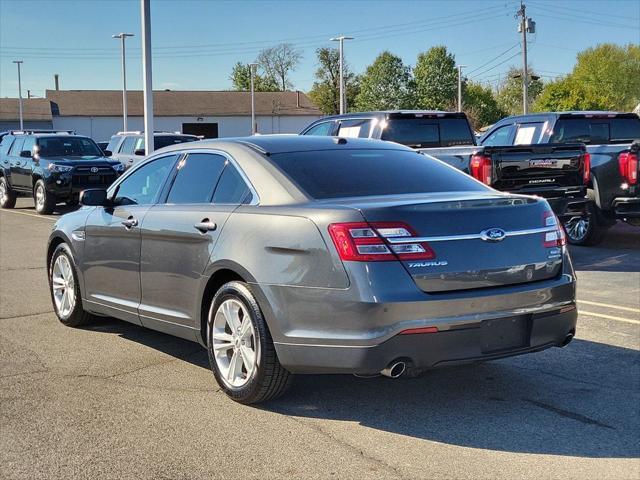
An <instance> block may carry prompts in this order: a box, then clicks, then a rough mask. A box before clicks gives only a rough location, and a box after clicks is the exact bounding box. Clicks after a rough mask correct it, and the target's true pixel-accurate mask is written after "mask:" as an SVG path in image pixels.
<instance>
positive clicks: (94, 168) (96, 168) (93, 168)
mask: <svg viewBox="0 0 640 480" xmlns="http://www.w3.org/2000/svg"><path fill="white" fill-rule="evenodd" d="M98 172H99V169H98V167H91V173H98Z"/></svg>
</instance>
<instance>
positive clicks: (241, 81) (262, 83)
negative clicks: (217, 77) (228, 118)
mask: <svg viewBox="0 0 640 480" xmlns="http://www.w3.org/2000/svg"><path fill="white" fill-rule="evenodd" d="M250 68H251V67H250V66H249V65H248V64H244V63H240V62H238V63H236V64H235V65H234V66H233V70H231V75H230V76H229V79H230V80H231V83H232V84H233V89H234V90H240V91H248V90H250V89H251V70H250ZM254 68H256V67H254ZM253 88H254V90H255V91H256V92H277V91H278V84H277V83H276V82H275V80H274V79H272V78H269V77H264V76H262V75H260V74H259V73H258V71H257V68H256V71H254V75H253Z"/></svg>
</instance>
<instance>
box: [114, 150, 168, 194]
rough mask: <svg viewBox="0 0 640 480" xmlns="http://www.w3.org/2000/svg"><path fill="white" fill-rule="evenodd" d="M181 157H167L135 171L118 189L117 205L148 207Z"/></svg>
mask: <svg viewBox="0 0 640 480" xmlns="http://www.w3.org/2000/svg"><path fill="white" fill-rule="evenodd" d="M178 157H179V155H178V154H176V155H167V156H166V157H161V158H157V159H155V160H153V161H152V162H149V163H145V164H144V165H142V166H141V167H140V168H138V169H136V170H135V171H133V172H132V173H131V174H130V175H129V176H127V177H126V178H125V179H124V180H123V181H122V183H120V185H118V187H117V191H116V198H115V199H114V203H115V204H116V205H148V204H150V203H154V201H155V199H156V198H157V196H158V193H159V192H160V189H161V188H162V186H163V185H164V182H165V181H166V179H167V176H168V175H169V172H170V171H171V168H172V167H173V165H174V163H175V162H176V160H177V159H178Z"/></svg>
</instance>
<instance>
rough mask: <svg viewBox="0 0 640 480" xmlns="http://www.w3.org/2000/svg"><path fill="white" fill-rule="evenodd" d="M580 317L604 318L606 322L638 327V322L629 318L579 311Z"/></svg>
mask: <svg viewBox="0 0 640 480" xmlns="http://www.w3.org/2000/svg"><path fill="white" fill-rule="evenodd" d="M580 313H581V314H582V315H588V316H590V317H600V318H606V319H607V320H615V321H616V322H624V323H633V324H634V325H640V320H632V319H630V318H622V317H614V316H613V315H605V314H604V313H595V312H585V311H584V310H581V311H580Z"/></svg>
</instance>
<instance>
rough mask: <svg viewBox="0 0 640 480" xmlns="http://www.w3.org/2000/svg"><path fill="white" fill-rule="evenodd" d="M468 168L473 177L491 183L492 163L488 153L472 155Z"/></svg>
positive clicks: (487, 183)
mask: <svg viewBox="0 0 640 480" xmlns="http://www.w3.org/2000/svg"><path fill="white" fill-rule="evenodd" d="M469 170H470V171H471V176H472V177H473V178H475V179H476V180H480V181H481V182H482V183H484V184H485V185H491V180H492V177H493V164H492V163H491V157H490V156H489V155H480V154H478V155H472V156H471V162H470V163H469Z"/></svg>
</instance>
